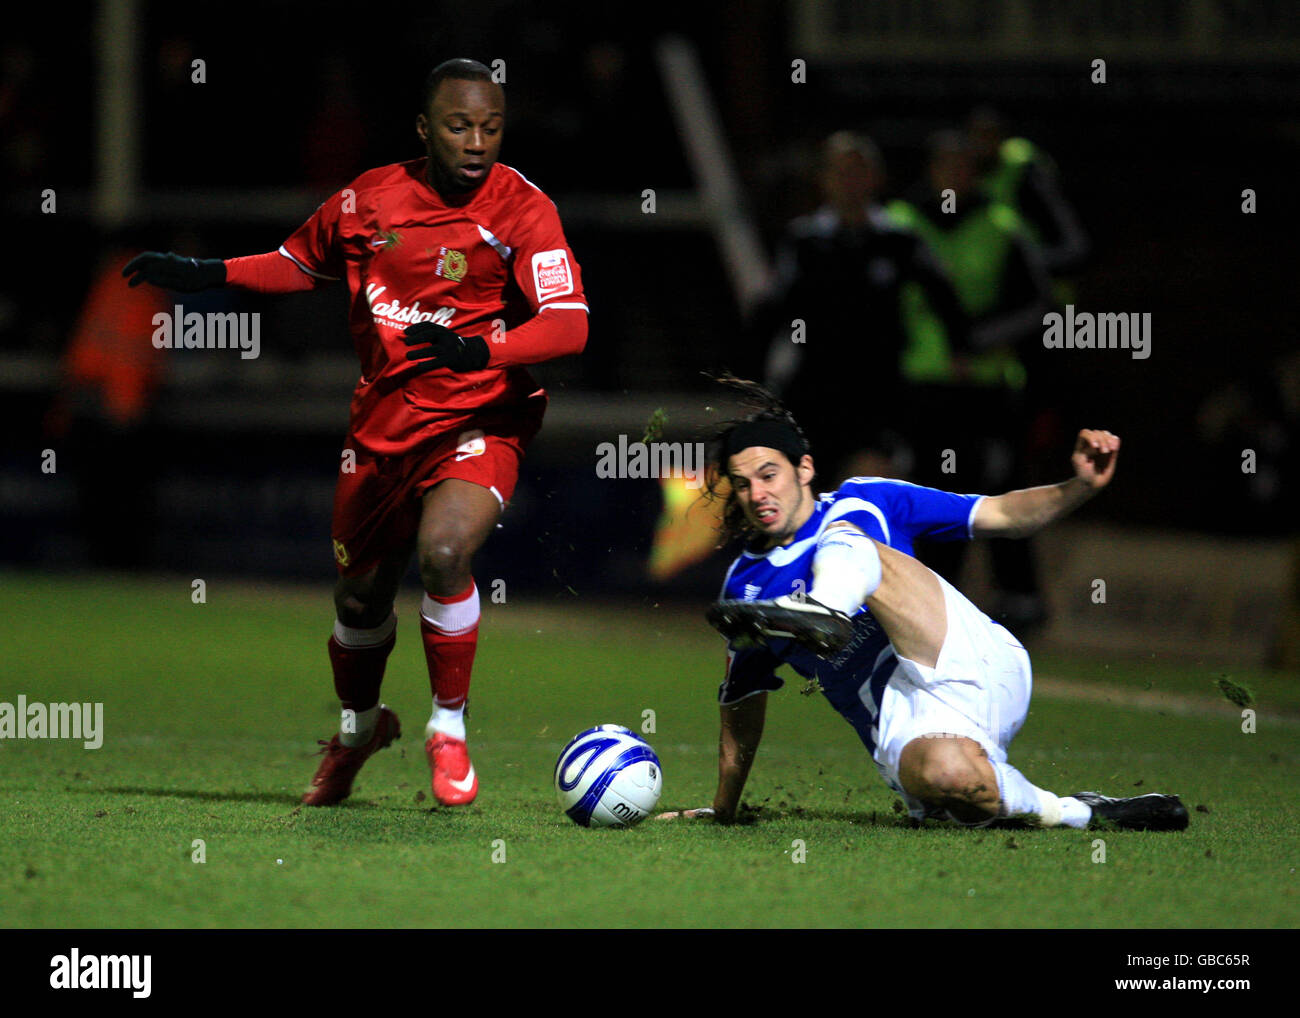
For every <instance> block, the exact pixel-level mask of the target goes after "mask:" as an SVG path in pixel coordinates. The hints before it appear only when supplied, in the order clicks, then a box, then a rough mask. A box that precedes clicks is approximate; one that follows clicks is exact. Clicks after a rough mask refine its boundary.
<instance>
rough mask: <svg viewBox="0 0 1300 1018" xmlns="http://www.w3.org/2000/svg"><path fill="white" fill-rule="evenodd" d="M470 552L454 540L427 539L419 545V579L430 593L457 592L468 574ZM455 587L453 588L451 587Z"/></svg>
mask: <svg viewBox="0 0 1300 1018" xmlns="http://www.w3.org/2000/svg"><path fill="white" fill-rule="evenodd" d="M471 557H472V556H471V554H470V552H469V549H468V548H466V547H465V546H464V545H463V544H462V543H461V542H459V541H455V540H450V539H447V540H433V541H428V542H426V543H424V544H422V545H421V547H420V554H419V559H420V580H421V581H422V582H423V583H424V589H425V590H427V591H428V592H429V593H430V594H439V595H443V596H449V595H451V594H456V593H459V592H460V590H461V589H462V588H463V587H464V586H465V583H466V582H467V580H468V578H469V574H470V560H471ZM452 588H455V589H452Z"/></svg>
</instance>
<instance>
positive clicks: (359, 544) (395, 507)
mask: <svg viewBox="0 0 1300 1018" xmlns="http://www.w3.org/2000/svg"><path fill="white" fill-rule="evenodd" d="M545 412H546V396H545V395H537V396H532V397H530V398H529V399H528V400H527V402H525V403H524V404H522V405H520V406H516V407H512V408H510V409H509V410H484V411H480V412H479V413H475V414H470V415H468V416H465V417H456V418H453V419H451V420H448V421H446V422H443V423H441V424H440V425H439V428H438V430H437V431H436V432H434V433H433V434H431V435H429V436H428V437H426V438H424V439H423V440H422V441H421V443H420V444H419V445H418V446H417V447H416V448H414V449H412V450H411V451H410V452H408V453H405V454H403V455H400V456H371V455H369V454H368V453H365V452H363V451H361V450H360V449H357V448H356V446H355V444H353V443H352V442H351V440H350V439H349V442H348V444H347V446H346V447H345V448H347V449H353V450H355V452H356V469H355V471H353V472H350V473H349V472H346V471H344V472H340V474H339V482H338V487H336V488H335V490H334V522H333V524H332V525H331V527H330V535H331V537H332V538H333V541H334V561H335V563H336V564H337V566H338V570H339V573H340V574H342V575H343V576H360V575H362V574H364V573H367V572H369V571H370V570H371V569H373V568H374V567H375V566H377V565H378V564H379V563H380V561H381V560H383V559H384V558H386V557H387V556H389V555H390V554H398V553H401V552H402V551H403V550H407V551H409V549H410V548H411V546H412V543H413V542H414V540H415V536H416V533H417V531H418V530H419V526H420V511H421V508H422V505H423V503H422V502H421V496H423V495H424V493H425V492H426V491H428V490H429V489H430V488H432V487H433V486H434V485H435V484H438V483H439V482H440V481H445V480H447V479H449V478H457V479H459V480H462V481H470V482H471V483H473V484H477V485H480V486H482V487H484V488H487V489H488V490H489V491H491V492H492V493H493V494H494V495H496V497H497V500H498V501H499V502H500V503H501V506H502V508H504V507H505V505H506V503H507V502H509V501H510V496H511V495H513V494H514V491H515V483H516V482H517V481H518V480H519V465H520V463H522V462H523V458H524V449H525V447H526V446H527V445H528V443H529V442H531V441H532V439H533V436H534V435H536V434H537V432H538V430H539V429H540V428H541V426H542V415H543V414H544V413H545Z"/></svg>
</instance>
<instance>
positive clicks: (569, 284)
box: [533, 248, 573, 304]
mask: <svg viewBox="0 0 1300 1018" xmlns="http://www.w3.org/2000/svg"><path fill="white" fill-rule="evenodd" d="M533 286H534V287H535V288H536V290H537V303H538V304H541V303H542V302H543V301H547V300H550V299H551V298H552V297H563V296H564V295H565V294H566V293H573V270H572V269H571V268H570V267H569V252H567V251H565V250H564V248H557V249H556V250H554V251H538V252H537V254H535V255H533Z"/></svg>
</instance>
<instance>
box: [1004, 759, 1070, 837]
mask: <svg viewBox="0 0 1300 1018" xmlns="http://www.w3.org/2000/svg"><path fill="white" fill-rule="evenodd" d="M990 762H991V763H992V764H993V773H994V774H996V775H997V779H998V792H999V794H1000V795H1001V797H1002V810H1001V815H1002V816H1003V817H1006V818H1015V819H1023V820H1025V821H1026V822H1028V823H1030V824H1033V825H1034V826H1037V827H1079V828H1083V827H1087V826H1088V821H1089V820H1090V819H1092V810H1091V809H1089V808H1088V807H1087V806H1085V805H1084V804H1083V803H1081V802H1080V801H1079V800H1078V799H1075V798H1074V797H1073V796H1057V795H1054V794H1052V793H1051V792H1049V791H1047V789H1045V788H1039V787H1038V786H1036V785H1033V784H1031V783H1030V782H1029V779H1028V778H1026V777H1025V776H1024V775H1023V774H1021V773H1020V772H1019V771H1018V770H1016V769H1015V768H1014V767H1012V766H1011V765H1010V764H1009V763H997V762H995V761H990Z"/></svg>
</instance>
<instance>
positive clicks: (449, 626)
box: [420, 583, 480, 636]
mask: <svg viewBox="0 0 1300 1018" xmlns="http://www.w3.org/2000/svg"><path fill="white" fill-rule="evenodd" d="M479 614H480V612H479V599H478V584H477V583H476V584H474V585H473V586H472V587H471V588H470V592H469V597H467V598H465V599H464V600H463V601H453V602H452V603H451V604H443V603H442V602H441V601H435V600H434V599H433V598H431V597H430V596H429V595H428V594H427V593H426V594H425V595H424V600H422V601H421V602H420V617H421V618H422V619H424V621H425V622H427V623H429V625H431V626H433V628H434V629H436V630H438V632H440V633H442V634H443V636H460V635H461V634H463V633H468V632H469V631H470V630H471V629H473V628H474V627H475V626H477V625H478V620H479Z"/></svg>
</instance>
